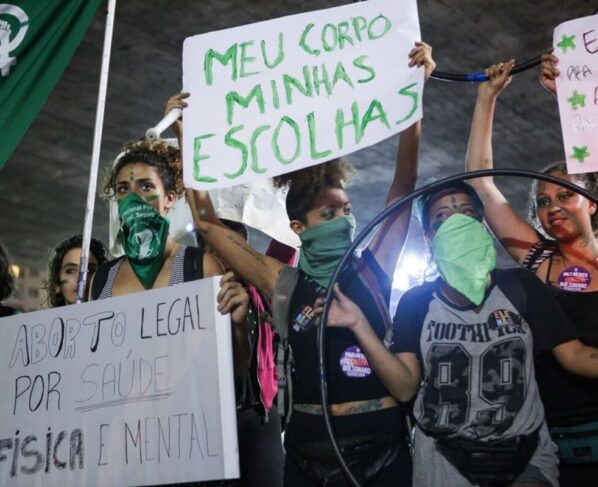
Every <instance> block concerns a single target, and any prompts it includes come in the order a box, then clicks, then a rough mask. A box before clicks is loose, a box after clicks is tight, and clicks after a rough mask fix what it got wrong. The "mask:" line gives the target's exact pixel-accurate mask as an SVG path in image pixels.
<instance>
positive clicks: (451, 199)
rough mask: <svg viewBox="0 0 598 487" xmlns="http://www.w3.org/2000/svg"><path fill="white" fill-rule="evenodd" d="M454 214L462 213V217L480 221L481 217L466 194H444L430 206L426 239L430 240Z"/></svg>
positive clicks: (450, 192)
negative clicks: (465, 216)
mask: <svg viewBox="0 0 598 487" xmlns="http://www.w3.org/2000/svg"><path fill="white" fill-rule="evenodd" d="M456 213H462V214H463V215H467V216H470V217H472V218H475V219H476V220H479V221H482V216H481V215H480V214H479V213H478V212H477V210H476V208H475V206H474V204H473V203H472V201H471V198H470V197H469V195H468V194H465V193H462V192H457V191H455V192H452V191H448V192H444V193H441V195H440V196H439V197H438V198H437V199H435V200H434V201H433V203H432V205H431V206H430V211H429V212H428V222H427V223H428V231H427V236H428V238H429V239H430V240H432V239H433V238H434V235H436V232H437V231H438V228H440V225H442V223H443V222H445V221H446V220H448V218H449V217H450V216H452V215H454V214H456Z"/></svg>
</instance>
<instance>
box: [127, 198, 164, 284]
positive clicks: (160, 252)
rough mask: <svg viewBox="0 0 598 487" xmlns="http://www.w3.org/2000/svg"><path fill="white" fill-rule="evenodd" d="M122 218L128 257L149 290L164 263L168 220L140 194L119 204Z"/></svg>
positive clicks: (138, 276)
mask: <svg viewBox="0 0 598 487" xmlns="http://www.w3.org/2000/svg"><path fill="white" fill-rule="evenodd" d="M118 216H119V218H120V229H121V231H122V236H123V246H124V249H125V254H127V257H128V259H129V263H130V264H131V267H132V268H133V272H135V275H136V276H137V278H138V279H139V281H140V282H141V284H143V287H144V288H145V289H149V288H151V287H152V285H153V284H154V281H155V280H156V277H157V276H158V274H159V272H160V269H162V264H163V263H164V248H165V247H166V239H167V238H168V226H169V224H168V220H166V219H165V218H163V217H162V216H160V212H159V211H158V210H156V209H155V208H154V207H153V206H152V205H150V204H149V203H147V202H145V201H143V200H142V199H141V198H140V197H139V196H138V195H137V194H136V193H131V194H129V195H128V196H127V197H126V198H125V199H123V200H122V201H121V202H120V203H119V204H118Z"/></svg>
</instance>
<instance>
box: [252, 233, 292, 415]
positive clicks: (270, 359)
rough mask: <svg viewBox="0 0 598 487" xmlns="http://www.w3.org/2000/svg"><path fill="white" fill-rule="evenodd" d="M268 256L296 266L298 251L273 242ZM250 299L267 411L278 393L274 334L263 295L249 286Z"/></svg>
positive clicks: (258, 378)
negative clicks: (256, 327) (254, 319)
mask: <svg viewBox="0 0 598 487" xmlns="http://www.w3.org/2000/svg"><path fill="white" fill-rule="evenodd" d="M266 255H269V256H270V257H274V258H275V259H277V260H279V261H280V262H282V263H283V264H287V265H294V264H295V260H296V257H297V250H296V249H294V248H293V247H289V246H287V245H285V244H282V243H280V242H278V241H277V240H271V241H270V245H269V246H268V250H266ZM248 291H249V298H250V299H251V302H252V303H253V309H254V311H256V314H257V326H258V338H257V380H258V383H259V385H260V399H261V401H262V404H263V405H264V409H265V410H266V411H270V409H271V408H272V402H273V401H274V398H275V397H276V393H277V392H278V370H277V369H276V360H275V358H274V332H273V330H272V325H271V324H270V323H269V322H268V321H267V320H266V319H265V316H266V305H265V303H264V299H263V298H262V295H261V294H260V293H259V292H258V290H257V289H256V288H255V287H254V286H252V285H249V286H248Z"/></svg>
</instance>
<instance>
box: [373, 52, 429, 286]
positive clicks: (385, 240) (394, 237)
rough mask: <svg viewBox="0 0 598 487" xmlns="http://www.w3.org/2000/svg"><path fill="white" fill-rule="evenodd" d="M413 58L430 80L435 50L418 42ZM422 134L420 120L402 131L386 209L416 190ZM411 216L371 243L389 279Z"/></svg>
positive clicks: (405, 214)
mask: <svg viewBox="0 0 598 487" xmlns="http://www.w3.org/2000/svg"><path fill="white" fill-rule="evenodd" d="M409 58H410V61H409V66H423V67H424V70H425V79H426V80H427V79H428V78H429V77H430V75H431V74H432V71H434V68H435V67H436V63H435V62H434V60H433V59H432V48H431V47H430V46H429V45H428V44H426V43H424V42H416V43H415V47H414V48H413V49H412V50H411V52H410V53H409ZM420 133H421V121H417V122H416V123H414V124H413V125H411V126H410V127H409V128H407V129H405V130H404V131H403V132H401V136H400V140H399V150H398V153H397V160H396V163H395V172H394V177H393V180H392V183H391V185H390V189H389V190H388V194H387V196H386V204H385V207H388V206H390V205H392V204H393V203H394V202H395V201H398V200H399V199H401V198H402V197H404V196H406V195H407V194H409V193H410V192H412V191H413V190H414V189H415V182H416V180H417V163H418V158H419V141H420ZM410 216H411V206H410V205H409V206H408V207H406V208H403V209H402V210H401V211H399V212H397V213H395V214H393V215H391V216H389V217H388V218H387V219H386V220H385V221H384V222H383V223H382V225H381V227H380V229H379V230H378V232H377V233H376V235H375V237H374V239H373V240H372V242H371V243H370V246H369V248H370V251H371V252H372V253H373V254H374V256H375V257H376V260H377V261H378V264H380V267H382V269H383V270H384V271H385V272H386V273H387V274H388V275H389V276H392V275H393V274H394V271H395V267H396V265H397V260H398V258H399V255H400V253H401V250H402V246H403V244H404V243H405V239H406V237H407V230H408V228H409V218H410Z"/></svg>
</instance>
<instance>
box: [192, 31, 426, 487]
mask: <svg viewBox="0 0 598 487" xmlns="http://www.w3.org/2000/svg"><path fill="white" fill-rule="evenodd" d="M410 58H411V59H410V65H411V66H414V65H417V66H421V67H424V69H425V73H426V78H427V76H429V74H430V73H431V72H432V71H433V69H434V61H433V60H432V56H431V48H430V47H429V46H428V45H426V44H424V43H417V45H416V47H415V48H414V49H413V50H412V51H411V53H410ZM419 135H420V123H419V122H417V123H415V124H413V125H412V126H411V127H409V128H408V129H406V130H405V131H403V132H402V133H401V137H400V143H399V152H398V156H397V161H396V167H395V176H394V179H393V181H392V184H391V187H390V189H389V192H388V195H387V198H386V204H387V205H390V204H392V203H393V202H394V201H396V200H397V199H399V198H401V197H402V196H404V195H405V194H407V193H409V192H410V191H412V190H413V187H414V186H415V180H416V177H417V159H418V151H419ZM352 172H353V170H352V167H351V166H350V164H348V163H347V162H346V161H345V160H343V159H337V160H334V161H329V162H327V163H325V164H321V165H318V166H314V167H310V168H307V169H303V170H300V171H296V172H294V173H291V174H286V175H284V176H280V177H278V178H276V184H277V185H279V186H286V187H288V193H287V199H286V209H287V214H288V216H289V219H290V226H291V229H292V230H293V231H294V232H295V233H297V234H298V236H299V238H300V240H301V248H300V254H299V266H298V269H297V268H292V267H289V266H286V265H284V264H282V263H281V262H279V261H277V260H276V259H273V258H271V257H268V256H266V255H262V254H261V253H259V252H257V251H255V250H254V249H253V248H252V247H250V246H249V245H247V243H246V242H244V241H243V240H242V239H241V238H240V237H239V236H237V235H236V234H235V233H234V232H232V231H230V230H228V229H226V227H224V226H221V225H218V224H215V223H210V222H207V221H205V220H202V219H201V215H202V214H206V213H209V212H210V209H206V208H205V206H203V204H204V203H205V202H206V201H205V199H203V200H202V199H201V197H198V198H195V199H193V200H192V201H191V202H192V204H193V205H194V206H196V207H195V208H194V216H195V218H196V226H197V228H198V230H199V231H200V232H201V233H202V236H203V237H204V239H205V240H206V241H207V242H208V243H209V244H210V245H212V247H214V248H215V249H216V251H217V252H218V254H219V255H220V256H222V258H223V259H224V260H225V261H226V262H227V263H228V264H229V265H230V266H231V267H232V268H233V269H234V270H235V272H237V273H238V274H239V275H240V276H241V277H242V278H243V279H244V280H246V281H247V282H250V283H251V284H253V285H254V286H256V287H257V288H258V290H260V291H261V292H262V293H263V294H264V296H266V298H267V299H269V300H271V302H272V312H273V319H274V323H275V325H276V328H277V331H278V333H279V335H280V337H281V341H282V343H288V344H289V346H288V347H287V348H286V353H285V355H292V357H293V360H292V361H290V362H287V365H288V366H287V370H288V374H287V379H290V380H291V382H292V394H291V402H292V405H291V406H289V411H288V413H287V427H286V431H285V446H286V452H287V455H286V461H285V472H284V485H285V487H295V486H297V487H307V486H322V485H326V486H330V487H337V486H346V485H348V480H347V479H346V478H345V477H344V475H343V473H342V471H341V470H340V468H339V466H338V463H337V460H336V457H335V454H334V451H333V450H332V447H331V445H330V442H329V439H328V435H327V433H326V428H325V424H324V420H323V415H322V408H321V406H320V391H319V370H318V354H317V346H316V339H317V331H316V328H317V324H318V320H319V316H317V314H316V312H315V311H314V307H315V303H316V300H317V299H318V298H319V297H320V296H321V295H322V294H323V293H324V292H325V290H326V288H327V287H328V286H329V285H331V282H330V281H331V278H332V274H333V273H334V271H335V269H336V267H337V266H338V264H339V261H340V259H341V257H342V256H343V254H344V253H345V252H346V251H347V249H348V248H349V246H350V245H351V242H352V238H353V233H354V230H355V219H354V217H353V210H352V205H351V201H350V199H349V197H348V195H347V193H346V192H345V187H346V184H347V183H348V181H349V179H350V176H351V173H352ZM409 214H410V212H409V211H408V210H405V211H402V212H399V214H396V215H393V217H391V218H389V219H387V220H386V221H385V222H384V224H383V225H382V226H381V228H380V229H379V230H378V232H377V234H376V236H375V237H374V239H373V240H372V242H371V243H370V245H369V246H368V248H367V249H366V250H365V251H364V252H363V254H362V255H361V256H360V257H356V258H355V259H354V262H353V263H352V265H351V266H349V267H348V268H347V269H345V271H344V272H343V273H342V275H341V277H340V279H339V282H340V286H341V288H342V289H343V291H344V292H345V293H347V294H348V295H349V296H352V299H354V300H355V301H356V302H357V303H358V305H359V306H360V308H361V309H362V310H363V312H364V313H365V315H367V316H368V318H369V320H370V322H371V323H374V328H375V332H376V334H377V335H378V336H380V337H381V338H384V337H385V335H386V334H387V332H388V328H387V326H388V322H389V321H390V318H389V317H388V318H387V314H388V307H387V306H388V300H389V296H390V289H391V281H392V279H391V277H390V276H392V275H393V274H394V270H395V266H396V262H397V259H398V255H399V253H400V249H401V247H402V243H403V242H404V239H405V236H406V232H407V227H408V223H409ZM327 345H328V350H327V359H326V360H327V366H328V376H329V377H328V384H329V399H330V403H331V404H330V412H331V415H332V421H333V425H334V431H335V434H336V437H337V439H338V441H339V443H340V445H341V448H342V449H343V452H344V455H345V458H346V459H347V461H348V462H349V464H350V465H351V467H352V471H353V472H354V475H356V477H357V478H358V479H359V481H360V483H361V485H364V486H365V485H367V486H387V485H388V486H390V485H392V486H394V485H410V482H411V480H410V478H411V462H410V455H409V449H408V447H407V439H406V438H407V427H406V424H405V418H404V415H403V411H402V408H401V406H400V404H399V403H398V402H397V401H396V400H395V399H394V398H393V397H392V396H391V395H390V393H389V392H388V390H387V389H386V388H385V387H384V385H383V384H382V383H381V382H380V380H379V379H378V377H377V374H376V371H375V370H374V369H373V368H372V366H371V365H370V364H369V363H368V361H367V359H366V358H365V356H364V355H363V353H362V351H361V350H360V348H359V344H358V343H357V341H356V340H355V337H354V336H353V335H352V334H351V332H350V331H348V330H343V329H332V330H327ZM289 414H290V419H288V416H289Z"/></svg>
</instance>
